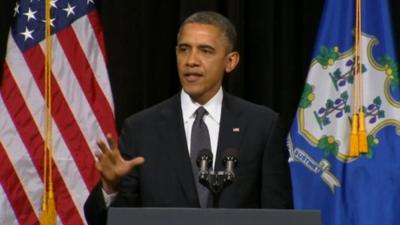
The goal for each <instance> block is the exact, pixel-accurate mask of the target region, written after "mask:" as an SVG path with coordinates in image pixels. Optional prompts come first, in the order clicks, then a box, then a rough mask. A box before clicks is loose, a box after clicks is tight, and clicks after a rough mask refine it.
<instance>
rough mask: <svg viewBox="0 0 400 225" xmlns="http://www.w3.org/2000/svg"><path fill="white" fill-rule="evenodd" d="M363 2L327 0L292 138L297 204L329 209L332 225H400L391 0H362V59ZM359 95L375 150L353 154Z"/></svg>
mask: <svg viewBox="0 0 400 225" xmlns="http://www.w3.org/2000/svg"><path fill="white" fill-rule="evenodd" d="M356 1H358V0H326V1H325V8H324V12H323V14H322V19H321V23H320V29H319V33H318V37H317V39H316V45H315V49H314V52H313V60H312V62H311V66H310V69H309V73H308V77H307V80H306V84H305V88H304V91H303V94H302V97H301V100H300V103H299V107H298V110H297V113H296V118H295V120H294V122H293V124H292V127H291V130H290V133H289V136H288V146H289V152H290V159H289V161H290V168H291V174H292V182H293V192H294V206H295V208H296V209H319V210H321V215H322V222H323V224H324V225H380V224H384V225H392V224H400V137H399V135H400V95H399V93H400V92H399V77H398V75H399V74H398V66H397V61H396V56H395V46H394V44H395V42H394V40H393V35H392V30H391V21H390V14H389V7H388V1H387V0H362V1H360V2H361V8H360V10H359V11H360V12H361V13H360V15H361V16H360V18H361V20H360V21H361V32H360V35H359V36H358V37H359V39H358V40H360V41H359V45H358V46H360V47H359V49H360V51H359V52H360V57H355V52H357V51H355V46H356V43H355V36H356V34H357V32H356V29H355V28H356V21H357V20H356ZM397 42H398V41H397ZM357 59H359V62H361V64H357V65H361V66H356V61H357ZM356 68H358V69H360V68H361V70H360V71H361V74H362V79H361V81H360V80H359V79H358V80H357V81H356V80H355V78H356V77H355V75H354V74H357V73H355V72H354V71H355V69H356ZM357 82H360V83H357ZM356 83H357V84H358V89H357V88H356ZM360 87H361V88H360ZM355 88H356V89H357V90H356V91H355ZM357 91H358V92H357ZM355 93H359V95H360V96H361V98H359V97H357V96H355ZM360 99H361V100H360ZM356 100H358V101H359V105H360V109H361V110H362V111H363V112H364V114H365V120H364V121H365V133H366V135H365V137H366V144H367V147H368V148H367V151H366V152H364V153H360V154H359V155H352V154H351V152H350V147H349V146H351V145H350V140H351V137H352V127H354V126H353V124H352V121H354V119H353V118H354V117H353V114H354V113H355V107H354V105H355V102H356Z"/></svg>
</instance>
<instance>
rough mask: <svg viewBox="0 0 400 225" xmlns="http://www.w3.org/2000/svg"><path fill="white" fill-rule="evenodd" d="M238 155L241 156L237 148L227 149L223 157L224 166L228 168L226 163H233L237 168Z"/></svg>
mask: <svg viewBox="0 0 400 225" xmlns="http://www.w3.org/2000/svg"><path fill="white" fill-rule="evenodd" d="M238 155H239V151H238V150H237V149H236V148H227V149H226V150H225V151H224V154H223V157H222V160H223V161H222V163H223V165H224V166H226V162H228V161H232V162H233V163H234V166H236V165H237V163H238Z"/></svg>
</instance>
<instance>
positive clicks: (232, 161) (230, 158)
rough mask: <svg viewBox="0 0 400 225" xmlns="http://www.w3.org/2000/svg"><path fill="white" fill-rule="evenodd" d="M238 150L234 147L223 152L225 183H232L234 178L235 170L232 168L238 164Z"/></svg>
mask: <svg viewBox="0 0 400 225" xmlns="http://www.w3.org/2000/svg"><path fill="white" fill-rule="evenodd" d="M238 154H239V153H238V150H237V149H234V148H228V149H226V150H225V152H224V154H223V158H222V159H223V161H222V163H223V166H224V167H225V171H224V173H225V176H226V180H225V182H227V183H229V184H230V183H232V182H233V181H234V180H235V172H234V169H235V167H236V166H237V164H238Z"/></svg>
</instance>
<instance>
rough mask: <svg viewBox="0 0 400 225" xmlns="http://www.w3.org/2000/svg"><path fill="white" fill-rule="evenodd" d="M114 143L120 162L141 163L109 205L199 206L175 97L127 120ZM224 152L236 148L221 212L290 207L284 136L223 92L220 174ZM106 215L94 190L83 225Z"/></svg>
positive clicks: (270, 115) (261, 114)
mask: <svg viewBox="0 0 400 225" xmlns="http://www.w3.org/2000/svg"><path fill="white" fill-rule="evenodd" d="M119 144H120V150H121V152H122V154H123V156H124V157H125V158H129V159H130V158H133V157H136V156H143V157H144V158H145V163H144V164H143V165H142V166H140V167H139V168H135V170H134V171H132V173H131V174H129V175H128V176H127V177H125V178H124V179H123V180H122V182H121V184H120V192H119V193H118V195H117V197H116V200H115V201H114V202H113V203H112V206H123V207H199V202H198V199H197V193H196V186H195V178H194V177H193V173H192V167H191V163H190V158H189V150H188V148H187V143H186V137H185V130H184V126H183V118H182V110H181V105H180V95H179V94H177V95H175V96H173V97H172V98H170V99H168V100H166V101H164V102H162V103H160V104H158V105H156V106H153V107H151V108H149V109H146V110H144V111H142V112H139V113H137V114H135V115H133V116H131V117H129V118H128V119H127V120H126V121H125V123H124V127H123V130H122V133H121V137H120V143H119ZM227 148H235V149H238V151H239V154H238V160H239V162H238V165H237V167H236V169H235V172H236V180H235V182H234V183H233V184H232V185H231V186H228V187H227V188H226V189H225V190H224V191H223V192H222V194H221V196H220V201H219V205H220V207H221V208H291V207H292V192H291V184H290V174H289V167H288V154H287V150H286V148H285V135H284V134H283V133H282V129H281V127H280V126H279V122H278V115H277V114H276V113H275V112H273V111H272V110H270V109H268V108H266V107H263V106H259V105H255V104H252V103H250V102H247V101H244V100H242V99H239V98H237V97H234V96H231V95H229V94H227V93H224V97H223V103H222V112H221V121H220V131H219V140H218V149H217V156H216V164H215V167H216V168H215V169H216V170H223V166H222V154H223V152H224V150H225V149H227ZM196 179H197V178H196ZM106 210H107V209H106V207H105V204H104V199H103V196H102V192H101V187H100V186H99V185H98V186H97V187H96V188H95V189H94V190H93V191H92V193H91V194H90V196H89V198H88V199H87V201H86V203H85V216H86V218H87V220H88V222H89V224H91V225H94V224H105V220H106V212H107V211H106Z"/></svg>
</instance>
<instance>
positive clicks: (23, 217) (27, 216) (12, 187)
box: [0, 142, 39, 224]
mask: <svg viewBox="0 0 400 225" xmlns="http://www.w3.org/2000/svg"><path fill="white" fill-rule="evenodd" d="M0 162H1V173H0V182H1V186H2V187H3V189H4V192H5V193H6V194H7V198H8V201H9V202H10V205H11V207H12V208H13V211H14V213H15V216H16V218H17V220H18V222H19V223H20V224H39V218H37V216H36V214H35V211H34V209H33V207H32V205H31V202H30V201H29V199H28V196H27V194H26V193H25V190H24V188H23V186H22V185H21V181H20V180H19V178H18V176H17V174H16V173H15V170H14V167H13V166H12V163H11V161H10V159H9V158H8V156H7V154H6V150H5V149H4V147H3V145H2V143H1V142H0ZM21 205H23V206H24V207H20V206H21Z"/></svg>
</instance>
